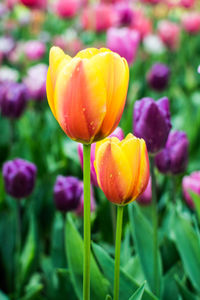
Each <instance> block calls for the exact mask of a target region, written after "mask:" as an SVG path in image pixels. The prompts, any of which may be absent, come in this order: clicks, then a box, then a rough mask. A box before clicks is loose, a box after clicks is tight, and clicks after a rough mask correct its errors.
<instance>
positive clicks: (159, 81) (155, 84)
mask: <svg viewBox="0 0 200 300" xmlns="http://www.w3.org/2000/svg"><path fill="white" fill-rule="evenodd" d="M169 76H170V69H169V68H168V67H167V66H166V65H164V64H161V63H156V64H154V65H153V66H152V68H151V69H150V71H149V72H148V74H147V81H148V84H149V86H150V87H151V88H152V89H154V90H156V91H163V90H164V89H165V88H166V87H167V85H168V82H169Z"/></svg>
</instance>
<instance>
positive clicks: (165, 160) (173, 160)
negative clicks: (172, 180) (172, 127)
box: [156, 131, 189, 175]
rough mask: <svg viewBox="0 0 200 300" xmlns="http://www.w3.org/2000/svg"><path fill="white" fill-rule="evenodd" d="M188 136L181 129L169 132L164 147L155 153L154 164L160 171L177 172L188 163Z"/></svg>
mask: <svg viewBox="0 0 200 300" xmlns="http://www.w3.org/2000/svg"><path fill="white" fill-rule="evenodd" d="M188 146H189V142H188V138H187V135H186V133H185V132H183V131H173V132H171V133H170V134H169V136H168V140H167V143H166V145H165V148H164V149H163V150H162V151H161V152H160V153H158V154H157V155H156V165H157V168H158V170H159V171H160V172H161V173H172V174H174V175H175V174H179V173H182V172H184V171H185V169H186V166H187V163H188Z"/></svg>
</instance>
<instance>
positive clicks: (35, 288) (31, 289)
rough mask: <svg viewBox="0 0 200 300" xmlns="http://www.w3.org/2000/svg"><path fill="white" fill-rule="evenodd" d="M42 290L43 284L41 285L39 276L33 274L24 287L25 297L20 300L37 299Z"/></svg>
mask: <svg viewBox="0 0 200 300" xmlns="http://www.w3.org/2000/svg"><path fill="white" fill-rule="evenodd" d="M42 290H43V284H42V283H41V276H40V275H39V274H34V275H33V276H32V277H31V279H30V281H29V283H28V284H27V286H26V287H25V296H24V297H22V298H21V300H33V299H40V298H38V297H39V295H40V293H41V291H42Z"/></svg>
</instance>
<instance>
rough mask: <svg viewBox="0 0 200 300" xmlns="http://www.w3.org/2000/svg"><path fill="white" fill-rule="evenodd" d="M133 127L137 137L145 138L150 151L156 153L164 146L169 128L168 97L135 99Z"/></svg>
mask: <svg viewBox="0 0 200 300" xmlns="http://www.w3.org/2000/svg"><path fill="white" fill-rule="evenodd" d="M133 129H134V134H135V135H136V136H137V137H139V138H143V139H144V140H145V142H146V144H147V149H148V151H149V152H150V153H152V154H156V153H157V152H159V151H160V150H161V149H162V148H164V146H165V144H166V142H167V138H168V135H169V132H170V129H171V121H170V112H169V100H168V98H166V97H164V98H161V99H160V100H158V101H154V100H153V99H152V98H143V99H141V100H139V101H136V102H135V106H134V120H133Z"/></svg>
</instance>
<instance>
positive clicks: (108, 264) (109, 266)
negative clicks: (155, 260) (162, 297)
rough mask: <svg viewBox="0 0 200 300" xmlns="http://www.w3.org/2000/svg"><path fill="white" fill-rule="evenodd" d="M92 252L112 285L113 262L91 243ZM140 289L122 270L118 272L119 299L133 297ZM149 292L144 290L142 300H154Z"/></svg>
mask: <svg viewBox="0 0 200 300" xmlns="http://www.w3.org/2000/svg"><path fill="white" fill-rule="evenodd" d="M92 248H93V251H94V254H95V256H96V259H97V261H98V263H99V265H100V267H101V269H102V271H103V273H104V275H105V276H106V278H107V279H108V280H109V282H110V283H111V285H112V289H113V285H114V260H113V259H112V258H111V257H110V256H109V255H108V254H107V253H106V252H105V251H104V250H103V249H102V248H101V247H100V246H98V245H96V244H94V243H93V246H92ZM139 287H140V285H139V284H138V283H137V282H136V281H135V280H134V279H133V278H132V277H131V276H129V275H128V274H127V273H126V272H125V271H124V270H123V269H121V270H120V290H119V299H120V300H127V299H128V298H129V297H131V296H132V295H133V293H134V292H136V290H137V289H138V288H139ZM156 299H157V298H156V296H154V295H153V294H152V293H151V292H149V291H147V290H145V291H144V296H143V300H156Z"/></svg>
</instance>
